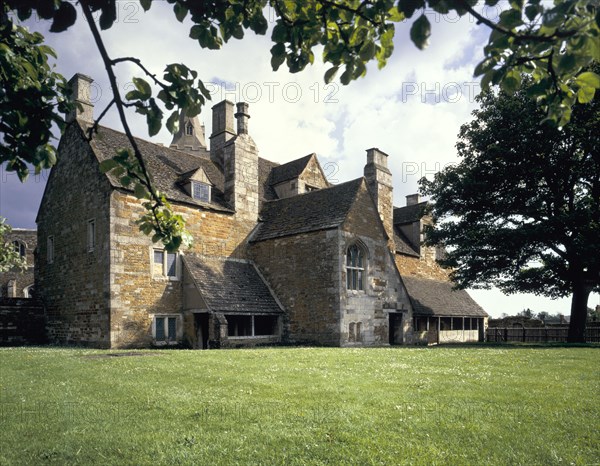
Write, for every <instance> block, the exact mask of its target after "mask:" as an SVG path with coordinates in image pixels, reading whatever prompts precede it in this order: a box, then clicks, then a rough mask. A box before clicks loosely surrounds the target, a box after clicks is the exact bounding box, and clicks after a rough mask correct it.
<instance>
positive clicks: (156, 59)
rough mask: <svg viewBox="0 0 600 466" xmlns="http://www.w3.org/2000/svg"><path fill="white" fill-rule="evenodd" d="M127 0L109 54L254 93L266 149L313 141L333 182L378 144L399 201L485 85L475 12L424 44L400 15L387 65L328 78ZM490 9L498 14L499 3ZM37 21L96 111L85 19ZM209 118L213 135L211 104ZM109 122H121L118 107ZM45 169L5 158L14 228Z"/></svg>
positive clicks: (253, 123)
mask: <svg viewBox="0 0 600 466" xmlns="http://www.w3.org/2000/svg"><path fill="white" fill-rule="evenodd" d="M117 9H118V19H117V22H116V24H115V25H114V27H113V28H111V29H110V30H108V31H105V32H104V33H103V37H104V39H105V42H106V46H107V49H108V52H109V54H110V55H111V56H113V57H120V56H137V57H139V58H140V59H141V60H142V62H143V63H144V65H145V66H146V67H147V68H148V69H150V70H151V71H152V72H156V73H160V72H161V71H162V69H163V68H164V65H165V64H167V63H176V62H183V63H185V64H186V65H188V66H189V67H190V68H192V69H196V70H197V71H198V72H199V75H200V77H201V78H202V79H203V80H204V81H205V83H207V84H208V87H209V89H210V90H211V91H212V94H213V99H212V101H213V103H216V102H218V101H220V100H222V99H223V98H228V99H229V100H232V101H236V102H237V101H240V100H245V101H247V102H249V104H250V115H251V119H250V134H251V135H252V137H253V138H254V140H255V141H256V143H257V145H258V148H259V152H260V156H261V157H264V158H266V159H269V160H273V161H276V162H286V161H289V160H292V159H295V158H298V157H301V156H303V155H306V154H309V153H312V152H315V153H317V155H318V157H319V160H320V161H321V164H322V165H323V167H324V170H325V172H326V174H327V175H328V176H329V178H330V181H332V182H342V181H346V180H349V179H353V178H357V177H358V176H362V171H363V167H364V164H365V161H366V155H365V154H366V153H365V150H366V149H368V148H371V147H378V148H380V149H381V150H383V151H385V152H386V153H388V154H389V156H390V157H389V165H390V168H391V171H392V173H393V175H394V179H393V183H394V201H395V205H396V206H403V205H405V196H406V195H408V194H412V193H414V192H416V190H417V181H418V180H419V178H421V177H422V176H432V175H433V174H434V173H435V172H436V171H438V170H439V169H441V168H443V167H444V166H446V165H448V164H452V163H456V162H457V158H456V151H455V148H454V145H455V143H456V136H457V134H458V131H459V128H460V125H461V124H463V123H465V122H467V121H468V120H469V119H470V114H471V112H472V111H473V109H474V108H475V106H476V105H475V102H474V96H475V95H476V94H477V92H478V90H479V87H478V83H477V80H476V79H475V78H473V76H472V72H473V69H474V67H475V65H476V64H477V63H478V61H479V60H480V58H481V53H482V51H481V50H482V47H483V45H484V44H485V42H486V39H487V36H488V31H487V30H486V29H485V28H482V27H480V26H478V25H476V24H475V22H474V21H473V20H470V19H461V20H458V18H456V17H450V18H443V17H441V16H439V15H437V14H435V13H433V12H431V13H428V17H429V20H430V21H431V23H432V37H431V40H430V46H429V48H428V49H427V50H425V51H423V52H421V51H419V50H417V49H416V48H415V47H414V45H413V44H412V43H411V42H410V40H409V23H407V24H402V25H400V26H399V27H397V29H396V38H395V51H394V54H393V56H392V58H391V59H390V60H389V62H388V65H387V66H386V67H385V68H384V69H383V70H377V67H376V66H374V64H373V65H370V66H369V67H368V73H367V76H366V77H365V78H363V79H360V80H359V81H356V82H353V83H351V84H350V85H349V86H342V85H340V84H339V83H337V82H334V83H331V84H329V85H325V84H324V82H323V74H324V72H325V71H326V70H327V68H328V66H325V65H323V64H322V63H320V60H319V54H317V59H316V60H315V65H313V66H312V67H309V68H308V69H306V70H305V71H303V72H301V73H298V74H293V75H292V74H290V73H288V72H287V70H285V67H282V68H281V69H280V70H279V71H278V72H273V71H272V70H271V67H270V53H269V49H270V47H271V45H272V44H271V42H270V40H269V35H268V34H267V36H266V37H259V36H256V35H254V34H253V33H252V32H250V33H248V35H247V36H246V38H244V40H242V41H234V42H230V43H228V44H225V46H224V47H223V49H222V50H220V51H208V50H202V49H200V47H199V46H198V45H197V43H196V42H194V41H192V40H191V39H189V38H188V37H187V35H188V31H189V24H187V23H185V24H184V26H182V25H181V24H179V23H178V22H177V21H176V20H175V18H174V16H173V14H172V13H171V7H170V5H168V4H167V3H166V2H155V3H154V4H153V7H152V9H151V10H150V12H148V13H144V12H143V11H142V9H141V7H140V6H139V3H137V2H131V1H125V0H121V1H117ZM484 13H485V14H486V15H487V16H488V17H490V18H492V19H493V18H494V17H495V15H496V14H497V11H496V10H494V9H487V10H484ZM28 24H29V26H30V28H31V29H35V30H39V31H40V32H43V33H44V34H45V35H46V37H47V40H48V42H49V43H50V44H51V45H52V46H53V47H54V48H55V49H56V51H57V53H58V55H59V60H58V62H57V64H56V67H57V70H58V71H59V72H60V73H62V74H63V75H64V76H66V77H67V78H69V77H71V76H72V75H73V74H74V73H76V72H81V73H84V74H87V75H88V76H90V77H92V78H93V79H94V80H95V83H94V87H93V95H92V98H93V100H94V104H95V115H96V116H97V115H98V114H99V113H100V112H101V111H102V109H103V108H104V106H105V105H106V104H107V103H108V102H109V94H110V89H109V86H108V84H107V78H106V72H105V71H104V69H103V66H102V64H101V62H100V59H99V55H98V53H97V50H96V48H95V45H94V44H93V42H92V39H91V34H90V32H89V29H88V27H87V24H86V22H85V21H82V20H81V19H80V20H79V21H78V22H77V24H76V25H75V26H73V27H72V28H70V29H69V30H68V31H67V32H65V33H62V34H52V33H49V32H48V27H49V25H48V23H47V22H44V21H41V20H35V19H33V20H31V21H29V23H28ZM133 76H140V73H139V72H138V69H136V68H135V67H134V66H133V65H131V64H128V63H124V64H121V65H119V68H118V77H119V87H120V88H121V89H123V90H126V89H127V88H128V86H130V85H131V83H130V82H131V77H133ZM211 105H212V104H211ZM200 119H201V120H202V121H204V123H205V124H206V128H207V133H208V134H210V127H211V119H210V112H209V111H208V109H207V111H204V112H203V113H202V114H201V115H200ZM103 124H105V125H107V126H110V127H113V128H116V129H121V127H120V123H119V122H118V119H117V116H116V113H115V112H109V113H108V114H107V116H106V117H105V119H104V120H103ZM130 124H131V126H132V129H133V131H134V133H135V134H136V135H137V136H139V137H142V138H145V139H150V138H149V137H148V133H147V129H146V127H145V122H144V119H143V118H142V117H140V116H138V115H135V114H132V115H131V117H130ZM170 139H171V138H170V135H169V134H168V133H167V131H166V130H164V129H163V131H162V132H161V133H159V134H158V135H157V136H156V137H154V138H152V141H154V142H160V143H163V144H167V145H168V144H169V142H170ZM47 176H48V174H47V173H42V174H40V175H38V176H32V177H31V178H30V180H29V181H28V182H26V183H24V184H21V183H19V182H18V179H17V177H16V175H14V174H12V173H7V172H6V171H5V170H4V169H3V168H2V169H1V171H0V215H1V216H4V217H6V218H7V219H8V221H9V223H10V224H12V225H13V226H15V227H22V228H34V227H35V215H36V213H37V209H38V207H39V203H40V200H41V196H42V194H43V189H44V185H45V181H46V179H47ZM472 295H473V296H474V298H475V299H476V300H477V301H478V302H479V303H480V304H481V305H482V306H483V307H484V308H485V309H486V310H487V311H488V312H489V313H490V314H492V315H500V314H501V313H502V312H507V313H509V314H511V313H516V312H519V311H521V310H522V309H524V308H527V307H529V308H531V309H533V310H534V311H548V312H550V313H556V312H562V313H565V314H568V313H569V308H570V302H569V300H568V299H564V300H556V301H552V300H549V299H545V298H542V297H536V296H533V295H512V296H509V297H506V296H504V295H502V294H501V293H499V292H498V291H496V290H491V291H480V290H475V291H473V292H472ZM598 303H600V297H598V296H597V295H595V296H592V297H591V298H590V303H589V304H590V306H592V305H595V304H598Z"/></svg>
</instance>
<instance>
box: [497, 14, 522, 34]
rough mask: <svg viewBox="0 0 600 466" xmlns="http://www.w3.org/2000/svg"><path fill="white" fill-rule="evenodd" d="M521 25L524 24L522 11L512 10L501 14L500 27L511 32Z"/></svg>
mask: <svg viewBox="0 0 600 466" xmlns="http://www.w3.org/2000/svg"><path fill="white" fill-rule="evenodd" d="M521 24H523V20H522V19H521V11H519V10H514V9H510V10H506V11H503V12H502V13H500V25H501V26H503V27H505V28H506V29H509V30H511V29H514V28H516V27H517V26H520V25H521Z"/></svg>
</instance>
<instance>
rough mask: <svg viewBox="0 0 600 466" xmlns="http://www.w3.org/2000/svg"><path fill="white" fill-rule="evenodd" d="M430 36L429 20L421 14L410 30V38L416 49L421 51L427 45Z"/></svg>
mask: <svg viewBox="0 0 600 466" xmlns="http://www.w3.org/2000/svg"><path fill="white" fill-rule="evenodd" d="M429 36H431V24H430V23H429V20H428V19H427V17H426V16H425V14H422V15H421V16H420V17H419V19H417V20H416V21H415V22H414V23H413V24H412V26H411V28H410V38H411V40H412V41H413V43H414V44H415V45H416V46H417V48H418V49H420V50H423V49H424V48H425V47H427V43H428V40H429Z"/></svg>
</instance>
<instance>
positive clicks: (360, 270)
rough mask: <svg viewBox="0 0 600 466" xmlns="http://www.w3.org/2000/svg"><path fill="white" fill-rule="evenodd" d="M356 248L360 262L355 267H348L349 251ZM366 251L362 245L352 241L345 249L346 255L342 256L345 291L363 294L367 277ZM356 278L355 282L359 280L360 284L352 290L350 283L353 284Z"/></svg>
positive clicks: (367, 255)
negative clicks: (344, 272) (344, 271)
mask: <svg viewBox="0 0 600 466" xmlns="http://www.w3.org/2000/svg"><path fill="white" fill-rule="evenodd" d="M352 248H356V249H357V250H358V252H359V253H360V254H361V256H362V257H360V256H359V257H360V258H361V259H362V262H361V263H360V264H356V265H349V264H348V262H349V260H350V249H352ZM368 258H369V254H368V249H367V248H366V246H365V245H364V244H362V243H361V242H359V241H354V242H352V243H350V244H349V245H348V247H346V253H345V255H344V267H345V270H346V290H347V291H348V292H352V293H364V292H365V289H366V285H367V275H368ZM355 276H356V281H358V279H359V278H360V284H357V287H356V288H354V287H352V286H351V282H352V283H354V281H355V280H354V278H353V277H355Z"/></svg>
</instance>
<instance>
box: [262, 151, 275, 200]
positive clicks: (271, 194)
mask: <svg viewBox="0 0 600 466" xmlns="http://www.w3.org/2000/svg"><path fill="white" fill-rule="evenodd" d="M278 166H279V164H278V163H276V162H271V161H270V160H266V159H262V158H260V157H259V158H258V197H259V198H260V200H261V201H263V200H266V201H272V200H274V199H277V193H276V192H275V190H274V189H273V187H272V186H271V183H270V181H269V180H270V179H271V171H272V170H273V169H274V168H275V167H278Z"/></svg>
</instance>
